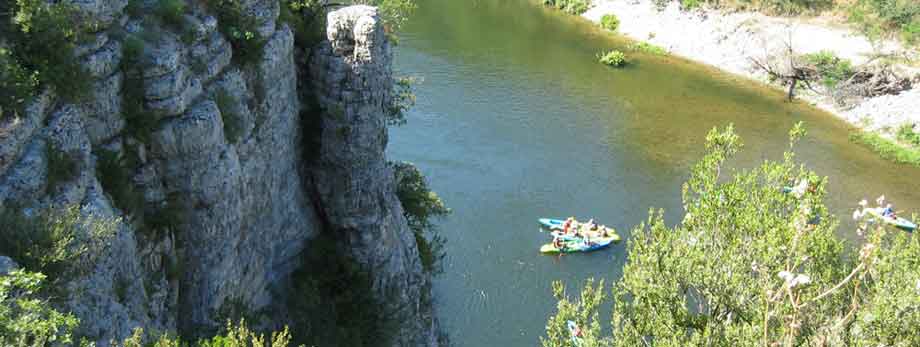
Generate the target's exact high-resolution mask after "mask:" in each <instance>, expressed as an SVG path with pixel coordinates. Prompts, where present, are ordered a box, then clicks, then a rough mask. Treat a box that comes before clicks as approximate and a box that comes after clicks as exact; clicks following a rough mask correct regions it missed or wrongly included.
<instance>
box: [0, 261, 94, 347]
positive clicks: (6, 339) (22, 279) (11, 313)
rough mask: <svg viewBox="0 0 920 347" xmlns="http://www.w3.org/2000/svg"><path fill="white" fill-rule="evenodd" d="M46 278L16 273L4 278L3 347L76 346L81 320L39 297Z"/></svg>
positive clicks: (0, 305) (0, 281) (0, 304)
mask: <svg viewBox="0 0 920 347" xmlns="http://www.w3.org/2000/svg"><path fill="white" fill-rule="evenodd" d="M44 280H45V275H42V274H40V273H31V272H26V271H24V270H14V271H12V272H11V273H9V274H6V275H0V346H9V347H44V346H57V345H73V344H74V340H73V330H74V328H76V327H77V324H78V322H79V321H78V320H77V318H76V317H74V316H73V315H71V314H64V313H61V312H58V311H56V310H54V309H52V308H51V307H50V306H49V304H48V302H47V301H45V300H42V299H41V298H39V296H38V293H39V291H40V290H41V284H42V282H43V281H44Z"/></svg>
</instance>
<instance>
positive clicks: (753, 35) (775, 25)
mask: <svg viewBox="0 0 920 347" xmlns="http://www.w3.org/2000/svg"><path fill="white" fill-rule="evenodd" d="M606 14H614V15H616V16H617V17H618V18H619V20H620V25H619V29H618V30H617V32H618V33H619V34H622V35H625V36H627V37H629V38H632V39H634V40H638V41H645V42H649V43H652V44H654V45H658V46H661V47H663V48H665V49H666V50H667V51H669V52H670V53H672V54H676V55H679V56H683V57H686V58H689V59H692V60H696V61H699V62H702V63H705V64H708V65H712V66H715V67H718V68H720V69H722V70H725V71H727V72H730V73H733V74H738V75H742V76H745V77H749V78H752V79H755V80H758V81H761V82H764V83H767V84H771V83H770V81H769V76H768V74H767V73H766V72H764V71H763V70H762V69H759V68H758V67H757V65H756V64H755V63H754V60H755V59H756V60H766V59H767V58H768V57H772V56H780V55H781V54H782V53H783V52H786V51H787V50H788V48H787V46H789V47H791V49H792V51H793V52H795V53H797V54H808V53H816V52H821V51H830V52H833V53H834V54H836V55H837V56H838V57H840V58H842V59H847V60H850V61H851V62H852V63H853V65H854V66H861V65H865V64H875V63H877V62H878V61H879V59H878V57H880V56H887V57H908V58H912V59H913V61H914V63H913V64H915V65H916V64H917V58H918V57H920V54H918V52H917V50H914V49H908V48H905V47H904V46H903V45H901V44H899V43H898V42H895V41H890V40H889V41H882V42H872V41H870V40H868V39H867V38H865V37H864V36H863V35H861V34H859V33H858V32H856V31H855V30H853V29H850V28H848V27H846V26H845V25H842V24H838V23H835V21H834V20H832V19H829V18H826V17H818V18H780V17H770V16H766V15H763V14H759V13H751V12H733V13H729V12H724V11H720V10H717V9H696V10H690V11H683V10H681V9H680V5H679V3H678V2H677V1H673V2H671V3H670V4H668V6H667V7H666V8H664V9H662V10H659V9H657V8H656V7H655V5H654V3H653V1H651V0H595V3H594V6H592V7H591V8H590V9H589V10H588V11H587V12H585V13H584V14H583V16H584V17H585V18H587V19H589V20H591V21H594V22H600V19H601V17H602V16H604V15H606ZM892 71H894V72H895V73H896V74H897V75H898V76H907V77H909V78H912V79H913V80H914V84H915V85H916V87H915V88H913V89H909V90H905V91H902V92H900V93H898V94H894V95H891V94H889V95H880V96H874V97H867V98H862V99H860V100H858V101H856V102H854V103H852V104H850V105H846V106H840V105H838V104H836V103H835V102H833V101H832V100H830V98H829V97H827V96H825V95H823V94H822V93H816V92H812V91H809V90H807V89H802V90H800V91H798V92H797V94H796V95H797V96H798V97H799V98H800V99H802V100H805V101H807V102H809V103H812V104H814V105H815V106H817V107H819V108H821V109H823V110H826V111H828V112H830V113H832V114H834V115H836V116H838V117H839V118H841V119H843V120H845V121H846V122H848V123H850V124H852V125H853V126H855V127H857V128H860V129H863V130H866V131H879V132H881V133H882V134H883V135H884V136H886V137H889V138H894V132H895V131H896V130H897V129H898V128H899V127H902V126H904V125H908V126H912V127H913V129H914V131H920V111H918V110H920V88H918V87H920V83H918V82H920V68H918V67H917V66H911V65H909V64H906V63H896V64H894V65H893V66H892ZM772 85H775V84H772Z"/></svg>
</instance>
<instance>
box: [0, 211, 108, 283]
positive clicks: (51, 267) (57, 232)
mask: <svg viewBox="0 0 920 347" xmlns="http://www.w3.org/2000/svg"><path fill="white" fill-rule="evenodd" d="M119 222H120V221H119V220H118V219H116V218H102V217H97V216H92V215H83V214H82V213H81V212H80V208H79V207H78V206H76V205H74V206H68V207H64V208H59V209H53V208H51V209H48V210H45V211H42V212H41V213H39V214H38V216H35V217H30V216H27V215H25V214H23V213H22V212H20V211H18V210H15V209H12V208H7V209H6V210H4V211H3V212H0V225H2V226H3V229H0V254H5V255H8V256H10V257H11V258H13V259H14V260H16V262H18V263H19V264H20V265H22V266H23V267H25V268H26V269H28V270H30V271H39V272H42V273H45V274H47V275H48V276H50V277H51V279H52V280H55V281H56V280H58V279H59V277H60V276H62V275H64V274H65V273H68V272H69V271H87V270H88V269H90V268H91V267H92V266H93V264H94V263H95V259H96V258H97V257H99V256H101V252H102V251H104V247H105V246H106V245H107V244H108V243H109V241H110V240H111V238H112V236H113V235H114V234H115V232H116V231H117V227H118V223H119Z"/></svg>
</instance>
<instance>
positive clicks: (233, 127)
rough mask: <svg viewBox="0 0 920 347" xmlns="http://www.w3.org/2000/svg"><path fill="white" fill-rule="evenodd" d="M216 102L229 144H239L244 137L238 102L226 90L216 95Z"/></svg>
mask: <svg viewBox="0 0 920 347" xmlns="http://www.w3.org/2000/svg"><path fill="white" fill-rule="evenodd" d="M214 102H215V103H217V108H218V109H219V110H220V117H221V119H223V123H224V138H225V139H226V140H227V142H228V143H237V142H239V140H240V138H241V137H242V136H243V131H244V129H243V117H242V116H241V115H240V112H239V109H238V108H237V103H238V100H237V99H236V98H235V97H233V95H230V93H228V92H227V91H226V90H223V89H221V90H220V91H218V92H217V94H215V95H214Z"/></svg>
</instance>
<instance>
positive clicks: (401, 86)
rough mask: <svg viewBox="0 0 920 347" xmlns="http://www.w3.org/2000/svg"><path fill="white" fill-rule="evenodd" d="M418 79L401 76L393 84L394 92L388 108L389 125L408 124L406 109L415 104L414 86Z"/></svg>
mask: <svg viewBox="0 0 920 347" xmlns="http://www.w3.org/2000/svg"><path fill="white" fill-rule="evenodd" d="M415 83H416V79H415V78H412V77H405V76H404V77H399V78H397V79H396V83H394V84H393V94H392V96H391V97H390V105H389V108H388V109H387V114H386V118H387V125H403V124H406V111H409V109H411V108H412V106H415V93H414V92H413V91H412V86H413V85H414V84H415Z"/></svg>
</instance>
